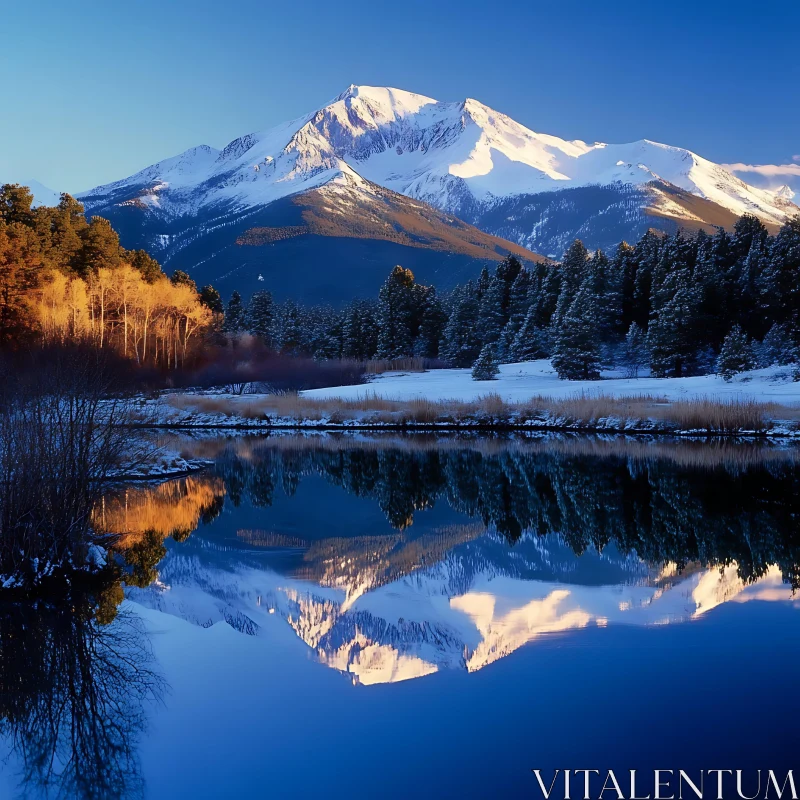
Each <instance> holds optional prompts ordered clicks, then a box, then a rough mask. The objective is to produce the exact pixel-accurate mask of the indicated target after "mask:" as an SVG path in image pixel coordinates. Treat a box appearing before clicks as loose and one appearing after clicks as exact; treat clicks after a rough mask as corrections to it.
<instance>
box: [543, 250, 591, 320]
mask: <svg viewBox="0 0 800 800" xmlns="http://www.w3.org/2000/svg"><path fill="white" fill-rule="evenodd" d="M588 264H589V253H588V251H587V250H586V248H585V247H584V245H583V242H582V241H581V240H580V239H576V240H575V241H574V242H573V243H572V244H571V245H570V246H569V248H568V249H567V251H566V253H564V259H563V261H562V262H561V264H559V265H558V266H557V267H556V269H558V271H559V273H560V275H561V279H560V281H559V286H560V290H559V294H558V302H557V303H556V307H555V311H554V313H553V319H552V325H553V330H554V331H556V332H557V331H559V330H560V329H561V326H562V321H563V319H564V317H565V315H566V313H567V311H569V309H570V307H571V306H572V303H573V301H574V300H575V297H576V295H577V294H578V290H579V289H580V287H581V285H582V284H583V282H584V280H585V279H586V274H587V270H588Z"/></svg>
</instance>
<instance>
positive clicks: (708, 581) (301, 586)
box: [126, 534, 792, 684]
mask: <svg viewBox="0 0 800 800" xmlns="http://www.w3.org/2000/svg"><path fill="white" fill-rule="evenodd" d="M191 542H192V540H190V541H189V543H187V544H190V543H191ZM496 544H497V542H496V541H493V535H492V534H487V535H484V536H482V537H480V538H478V539H476V540H474V541H473V542H470V543H467V544H463V545H460V546H457V547H455V548H454V549H452V550H450V551H449V552H447V553H446V554H443V556H442V557H441V558H440V559H439V560H437V561H436V563H433V564H431V565H430V566H427V567H423V568H417V569H415V570H413V571H410V572H409V571H406V572H405V573H398V575H396V576H395V577H394V579H393V580H392V581H390V582H388V583H387V582H383V581H382V580H378V581H375V580H374V578H375V577H376V576H375V574H374V572H373V571H372V570H371V569H370V568H369V567H367V568H366V570H365V571H360V570H358V571H356V572H353V573H352V574H349V575H344V574H342V573H336V574H335V575H333V574H329V572H328V566H327V565H325V564H322V563H320V564H318V565H317V566H318V567H319V570H318V573H317V574H316V575H315V576H312V575H308V576H306V577H302V578H298V577H297V576H292V575H285V574H280V573H278V572H276V571H274V570H273V569H271V568H270V567H268V566H265V565H264V564H263V563H261V562H259V561H258V560H254V559H253V558H252V557H248V556H247V555H245V554H239V555H238V557H237V554H236V553H234V552H230V551H227V552H217V551H216V550H215V549H214V548H213V547H209V545H208V543H206V544H205V546H204V547H189V549H188V552H187V550H185V549H177V548H170V549H169V551H168V554H167V557H166V558H165V559H164V561H162V562H161V564H160V565H159V580H158V581H157V582H156V583H155V584H153V585H152V586H149V587H148V588H146V589H136V588H129V589H128V591H127V593H126V594H127V596H128V598H129V599H131V600H133V601H135V602H137V603H139V604H140V605H144V606H148V607H151V608H154V609H157V610H159V611H162V612H165V613H169V614H174V615H176V616H179V617H181V618H183V619H186V620H188V621H189V622H192V623H193V624H197V625H203V626H209V625H212V624H214V623H217V622H226V623H228V624H229V625H231V626H232V627H233V628H235V629H236V630H238V631H240V632H241V633H243V634H247V635H258V634H259V631H260V628H261V627H262V626H263V625H264V624H265V622H266V618H267V615H273V614H275V615H277V616H278V617H279V618H282V619H284V620H285V621H286V623H287V624H288V625H289V626H290V627H291V628H292V629H293V630H294V632H295V633H296V634H297V636H298V637H299V638H300V639H302V640H303V641H304V642H305V644H306V645H308V647H309V648H310V649H311V650H312V651H313V653H314V654H315V656H316V659H317V660H318V661H319V663H320V664H323V665H325V666H328V667H330V668H332V669H336V670H339V671H340V672H342V673H345V674H347V675H348V676H349V677H350V678H351V679H352V680H353V681H354V682H357V683H364V684H374V683H387V682H397V681H403V680H409V679H412V678H419V677H423V676H425V675H429V674H431V673H433V672H436V671H438V670H441V669H459V670H467V671H469V672H475V671H478V670H480V669H483V668H484V667H486V666H489V665H490V664H492V663H494V662H496V661H498V660H500V659H502V658H504V657H506V656H508V655H510V654H511V653H513V652H514V651H515V650H517V649H519V648H520V647H523V646H524V645H526V644H529V643H530V642H533V641H535V640H537V639H539V638H541V637H543V636H546V635H548V634H553V633H565V632H567V631H574V630H579V629H582V628H586V627H589V626H599V627H606V626H608V625H618V624H623V625H624V624H627V625H637V626H640V625H642V626H651V625H664V624H668V623H680V622H683V621H688V620H691V619H696V618H698V617H700V616H702V615H703V614H705V613H707V612H708V611H710V610H711V609H713V608H715V607H716V606H718V605H721V604H723V603H726V602H729V601H732V600H735V601H737V602H742V601H745V600H752V599H760V600H783V601H786V600H791V599H792V594H791V589H790V588H789V587H788V586H786V585H784V584H782V582H781V575H780V571H779V570H778V569H777V568H776V567H773V568H771V569H770V570H769V572H768V573H767V574H766V575H765V576H763V577H761V578H760V579H759V580H758V581H757V582H755V583H753V584H750V585H745V584H744V583H743V582H742V580H741V579H740V578H739V576H738V575H737V567H736V564H731V565H729V566H727V567H725V569H724V570H722V571H720V570H719V569H708V570H705V569H699V568H694V569H692V568H690V569H687V570H686V571H685V572H684V573H682V574H677V572H676V571H675V569H674V568H673V565H668V566H667V567H665V568H663V569H661V570H656V569H653V568H651V567H649V566H648V565H646V564H644V563H643V562H641V561H640V560H639V559H637V558H635V557H623V556H619V555H618V554H617V555H614V554H611V553H608V554H605V555H604V556H603V557H602V559H601V557H600V556H598V555H596V554H584V556H583V557H581V558H580V559H579V558H578V557H576V556H574V554H572V553H569V554H566V553H565V552H564V545H563V542H561V541H560V540H559V537H558V536H557V535H549V536H546V537H543V538H539V537H537V536H535V535H532V534H526V535H525V536H524V537H523V539H521V540H520V541H519V542H518V543H517V547H518V548H519V549H520V552H518V553H514V554H511V553H510V552H509V551H508V548H507V547H496V546H493V545H496ZM184 553H186V554H184ZM365 555H366V554H365ZM603 560H605V561H606V562H609V563H605V564H604V563H602V561H603ZM587 562H588V563H587ZM337 563H338V562H337ZM598 570H599V574H605V575H606V576H607V578H606V580H608V579H609V578H610V575H611V574H612V573H614V574H616V577H615V578H614V579H611V580H612V581H613V582H606V581H601V582H598V581H597V575H598Z"/></svg>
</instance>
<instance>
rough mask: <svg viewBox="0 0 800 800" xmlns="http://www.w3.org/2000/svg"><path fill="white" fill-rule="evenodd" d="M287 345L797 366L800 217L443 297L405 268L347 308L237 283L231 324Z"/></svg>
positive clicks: (506, 358) (661, 371)
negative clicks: (774, 228) (244, 288)
mask: <svg viewBox="0 0 800 800" xmlns="http://www.w3.org/2000/svg"><path fill="white" fill-rule="evenodd" d="M225 326H226V329H227V331H228V332H229V333H231V334H242V333H246V332H249V333H251V334H253V335H255V336H258V337H260V338H261V339H262V340H263V341H264V342H265V343H267V344H268V345H269V346H270V347H274V348H277V349H279V350H282V351H283V352H292V353H304V354H307V355H312V356H314V357H316V358H354V359H370V358H375V357H377V358H380V359H400V358H406V357H412V356H418V357H422V358H428V359H439V360H441V361H442V362H444V363H446V364H448V365H450V366H455V367H468V366H472V365H473V364H474V363H475V361H476V359H478V357H479V355H480V354H481V352H482V351H483V350H485V349H487V348H488V350H487V352H489V353H491V357H492V359H493V360H494V361H495V362H497V361H499V362H513V361H527V360H531V359H536V358H545V357H552V359H553V364H554V366H555V368H556V370H557V371H558V373H559V375H560V376H561V377H563V378H570V379H588V378H595V377H597V376H598V375H599V372H600V370H601V369H602V368H607V367H614V366H617V367H623V368H625V369H626V370H627V371H628V373H629V374H630V375H632V376H635V375H636V374H637V373H638V370H639V369H640V368H645V367H649V368H650V369H651V371H652V374H653V375H655V376H657V377H684V376H689V375H696V374H702V373H708V372H712V371H719V372H720V373H721V374H723V375H729V374H733V373H735V372H738V371H742V370H744V369H749V368H752V367H754V366H756V365H758V364H762V365H765V366H766V365H770V364H773V363H790V362H792V361H795V360H796V358H797V352H798V346H799V345H800V218H795V219H793V220H791V221H789V222H787V223H786V224H785V225H784V226H783V227H782V228H781V229H780V231H779V232H778V233H777V235H775V236H770V235H769V233H768V231H767V229H766V228H765V226H764V225H763V224H762V223H761V222H760V221H759V220H758V219H757V218H756V217H754V216H750V215H745V216H743V217H741V218H740V219H739V220H738V221H737V222H736V225H735V228H734V231H733V233H731V234H729V233H728V232H726V231H725V230H724V229H719V231H718V232H717V233H716V234H714V235H713V236H709V235H708V234H706V233H705V232H703V231H700V232H698V233H697V234H696V235H688V234H686V233H683V232H681V231H678V232H677V233H676V234H674V235H672V236H665V235H659V234H657V233H655V232H653V231H648V232H647V233H646V234H645V235H644V236H643V237H642V238H641V239H640V240H639V241H638V242H637V243H636V244H634V245H629V244H627V243H625V242H622V243H621V244H620V245H619V246H618V247H617V248H616V250H615V251H614V252H613V253H612V254H611V255H607V254H606V253H604V252H603V251H601V250H597V251H596V252H594V253H589V252H588V251H587V249H586V248H585V247H584V245H583V244H582V243H581V242H580V241H575V242H574V243H573V244H572V245H571V246H570V247H569V249H568V250H567V253H566V255H565V257H564V259H563V260H562V261H561V262H559V263H556V262H545V263H539V264H534V265H524V266H523V265H522V264H521V263H520V262H519V261H518V260H517V259H516V258H514V257H513V256H511V257H508V258H506V259H505V260H504V261H502V262H501V263H500V264H498V266H497V267H496V269H495V270H494V272H493V273H491V272H489V270H488V269H484V270H483V272H482V273H481V275H480V277H479V279H478V280H477V281H470V282H468V283H466V284H463V285H461V286H459V287H457V288H456V289H455V290H454V291H452V292H450V293H448V294H446V295H443V296H441V295H439V294H437V292H436V289H435V288H434V287H432V286H423V285H420V284H419V283H417V282H416V281H415V279H414V276H413V274H412V273H411V272H410V271H409V270H407V269H403V268H402V267H399V266H397V267H395V268H394V269H393V270H392V272H391V274H390V275H389V277H388V278H387V279H386V281H385V283H384V285H383V287H382V288H381V290H380V292H379V295H378V298H377V300H376V301H364V300H357V301H354V302H353V303H351V304H350V305H349V306H348V307H347V308H345V309H344V311H341V312H338V311H334V310H333V309H330V308H327V309H326V308H324V307H305V308H304V307H301V306H298V305H297V304H295V303H293V302H288V303H283V304H276V303H274V302H273V300H272V297H271V295H270V294H269V292H266V291H262V292H259V293H257V294H256V295H255V296H254V297H253V298H252V300H251V302H250V304H249V306H248V307H245V305H244V304H243V302H242V300H241V298H240V297H239V295H238V294H236V293H234V295H233V297H232V299H231V301H230V303H229V304H228V310H227V313H226V321H225Z"/></svg>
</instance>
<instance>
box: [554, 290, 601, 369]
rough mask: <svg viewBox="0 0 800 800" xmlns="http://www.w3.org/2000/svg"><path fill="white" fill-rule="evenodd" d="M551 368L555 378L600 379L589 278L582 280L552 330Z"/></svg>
mask: <svg viewBox="0 0 800 800" xmlns="http://www.w3.org/2000/svg"><path fill="white" fill-rule="evenodd" d="M553 368H554V369H555V370H556V372H557V373H558V377H559V378H562V379H563V378H566V379H567V380H594V379H597V378H599V377H600V345H599V339H598V334H597V298H596V297H595V296H594V294H593V292H592V290H591V280H590V279H587V280H584V283H583V285H582V286H581V287H580V289H578V293H577V295H576V296H575V299H574V300H573V302H572V305H571V306H570V307H569V310H568V311H567V312H566V313H565V314H564V316H563V318H562V320H561V323H560V326H559V327H558V328H557V329H556V340H555V347H554V348H553Z"/></svg>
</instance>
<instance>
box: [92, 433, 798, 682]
mask: <svg viewBox="0 0 800 800" xmlns="http://www.w3.org/2000/svg"><path fill="white" fill-rule="evenodd" d="M186 446H187V447H190V448H191V449H192V450H193V452H192V455H205V456H209V455H211V456H213V457H214V459H215V465H214V467H213V470H212V471H211V472H209V473H208V474H207V475H204V476H199V477H196V478H194V479H193V483H194V488H193V489H191V491H190V490H189V489H188V488H187V487H183V488H182V489H175V488H171V489H167V488H165V487H166V486H168V485H164V486H162V487H159V488H158V489H154V490H150V491H151V492H152V493H153V497H151V498H149V499H143V500H142V501H141V502H142V503H144V504H145V505H146V504H147V503H156V501H157V500H156V496H157V498H158V502H167V501H166V500H165V498H173V500H171V501H169V502H173V503H174V505H173V506H172V507H171V510H170V511H169V512H165V513H163V514H158V515H156V516H157V518H159V519H161V520H162V522H163V524H161V525H160V527H155V523H153V527H151V528H149V529H148V530H147V531H145V532H144V533H142V532H139V533H138V534H136V535H137V536H139V539H138V540H137V541H138V542H140V543H141V542H142V541H145V542H146V541H148V538H147V537H149V541H150V542H151V545H152V546H149V550H148V552H150V561H149V562H148V563H150V564H151V566H150V569H151V570H152V572H148V573H144V572H142V573H141V574H142V575H143V578H144V579H143V580H140V581H135V580H132V581H131V583H134V584H135V586H134V587H133V588H131V589H129V592H128V593H129V596H130V597H131V598H133V599H135V600H137V601H138V602H140V603H143V604H145V605H148V606H151V607H153V608H156V609H159V610H162V611H166V612H168V613H172V614H176V615H178V616H180V617H183V618H185V619H188V620H190V621H192V622H194V623H196V624H198V625H205V626H207V625H210V624H213V623H215V622H218V621H222V620H224V621H226V622H228V623H229V624H230V625H232V626H233V627H234V628H236V629H237V630H239V631H242V632H244V633H248V634H253V635H257V634H258V632H259V630H260V628H261V626H262V625H263V624H264V623H265V615H268V614H278V615H280V616H281V617H283V618H284V619H285V620H286V622H287V624H289V625H290V626H291V627H292V629H294V631H295V632H296V633H297V635H298V636H299V637H300V638H301V639H302V640H303V641H304V642H305V643H306V644H307V645H308V646H309V648H310V649H311V651H312V652H313V653H314V655H315V657H316V658H317V659H318V660H319V661H320V662H321V663H323V664H326V665H328V666H330V667H332V668H335V669H337V670H340V671H342V672H345V673H348V674H349V675H350V676H351V677H352V678H353V680H354V681H357V682H362V683H375V682H387V681H397V680H404V679H408V678H412V677H419V676H423V675H427V674H430V673H431V672H434V671H437V670H440V669H442V668H456V669H466V670H470V671H474V670H477V669H481V668H482V667H485V666H486V665H488V664H491V663H493V662H494V661H496V660H497V659H499V658H502V657H503V656H505V655H507V654H509V653H511V652H513V651H514V650H516V649H517V648H519V647H520V646H522V645H523V644H525V643H527V642H530V641H532V640H534V639H536V638H537V637H540V636H543V635H548V634H553V633H558V632H564V631H567V630H572V629H577V628H582V627H586V626H588V625H599V626H606V625H610V624H617V623H628V624H635V625H654V624H663V623H668V622H676V621H683V620H690V619H692V618H695V617H697V616H699V615H702V614H704V613H706V612H707V611H709V610H710V609H712V608H714V607H715V606H717V605H719V604H720V603H724V602H730V601H733V600H736V601H743V600H746V599H751V598H753V597H758V598H759V599H762V600H764V599H779V600H791V599H792V598H793V596H794V595H793V593H792V587H797V585H798V582H799V581H800V570H799V568H798V563H799V560H798V556H800V551H799V550H798V536H797V534H796V523H795V520H796V519H797V513H798V511H800V507H798V505H800V500H798V491H797V490H798V488H800V487H798V481H799V480H800V469H799V468H798V465H797V462H796V459H795V456H794V451H793V450H781V449H772V448H763V447H739V446H719V447H715V446H714V445H708V444H702V445H700V446H699V447H693V446H690V445H686V444H676V445H652V444H643V443H636V442H633V443H630V442H627V443H626V442H619V441H616V440H615V442H612V443H609V442H603V441H601V440H595V441H592V440H585V439H584V440H578V441H560V440H552V439H551V440H548V441H546V442H538V443H537V442H510V443H509V442H501V441H487V440H480V441H472V442H470V441H466V442H465V441H463V440H445V441H435V440H424V439H423V440H420V439H412V440H392V441H389V442H385V441H384V440H381V439H378V440H368V441H363V440H353V439H349V438H338V439H336V438H330V437H328V438H313V439H310V440H308V439H305V440H303V439H298V438H296V437H287V438H266V439H264V438H246V439H236V440H232V441H227V442H226V441H220V440H215V441H212V442H199V443H193V444H191V445H186ZM201 487H203V488H201ZM198 497H203V498H205V500H204V501H203V502H202V503H195V502H194V501H193V500H192V499H191V498H198ZM109 508H110V507H109V506H107V507H106V519H109V515H110V511H109ZM116 508H117V514H120V515H122V513H123V512H122V508H123V506H122V505H121V504H120V503H119V502H118V504H117V506H116ZM128 508H130V506H128ZM179 508H180V509H183V510H182V511H180V512H179V511H178V509H179ZM111 519H112V521H113V519H114V517H113V514H111ZM120 519H122V517H120ZM178 519H179V520H181V524H177V523H176V520H178ZM191 519H194V520H202V521H200V522H199V525H200V527H199V529H198V530H197V531H196V532H195V533H194V535H192V536H191V537H189V538H188V539H187V540H185V541H184V542H183V543H181V544H178V545H175V544H172V543H170V542H167V543H166V544H164V543H163V537H164V536H166V535H167V534H168V533H170V532H171V531H172V530H179V531H180V532H181V533H180V535H179V538H185V533H184V532H185V527H181V525H182V524H183V521H184V520H191ZM119 524H120V525H121V524H122V523H121V522H120V523H119ZM195 524H198V523H197V522H195ZM140 527H142V526H141V525H140ZM143 537H144V538H143ZM159 548H160V549H159ZM162 555H163V559H162V558H161V557H162ZM158 561H160V563H158V566H157V568H156V567H155V563H156V562H158ZM156 570H157V580H154V581H153V582H149V579H150V578H153V579H155V578H156ZM148 582H149V584H150V585H147V586H145V584H146V583H148ZM136 586H138V587H139V588H136Z"/></svg>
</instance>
